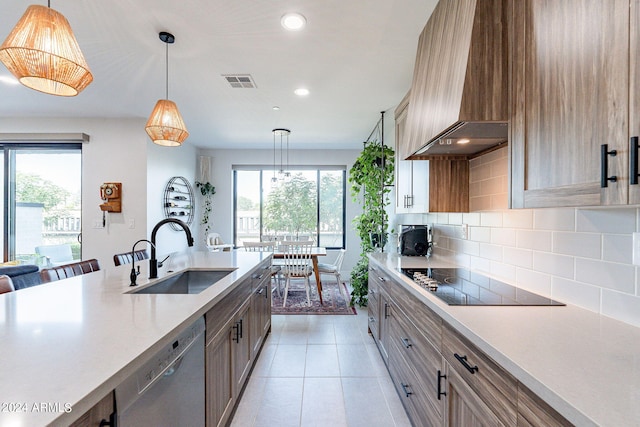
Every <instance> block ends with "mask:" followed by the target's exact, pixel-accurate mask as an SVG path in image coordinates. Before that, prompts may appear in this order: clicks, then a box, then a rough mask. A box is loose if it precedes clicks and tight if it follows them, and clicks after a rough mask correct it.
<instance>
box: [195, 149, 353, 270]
mask: <svg viewBox="0 0 640 427" xmlns="http://www.w3.org/2000/svg"><path fill="white" fill-rule="evenodd" d="M199 154H201V155H205V156H210V157H211V158H212V171H211V179H212V182H211V183H212V184H213V185H214V186H215V187H216V194H215V195H214V196H213V215H212V218H213V225H212V231H215V232H217V233H220V235H221V236H222V239H223V240H224V241H225V242H232V241H233V240H232V238H233V166H234V165H266V166H269V165H271V164H273V150H202V151H200V153H199ZM358 155H359V151H358V150H334V151H328V150H291V151H290V152H289V164H290V165H292V167H293V166H294V165H306V166H313V165H332V166H346V168H347V172H348V171H349V169H350V168H351V166H352V165H353V162H354V161H355V159H356V158H357V157H358ZM347 176H348V173H347ZM346 208H347V209H346V224H345V225H346V231H347V235H346V249H347V252H346V254H345V259H344V262H343V265H342V271H343V273H344V274H343V275H344V277H345V279H348V278H349V275H348V274H349V272H350V271H351V269H352V267H353V266H354V265H355V263H356V262H357V261H358V257H359V254H360V239H359V237H358V236H357V234H356V232H355V230H354V228H353V226H352V225H351V221H352V220H353V218H354V217H355V216H356V215H358V213H360V209H361V207H360V205H358V204H356V203H354V202H353V201H352V200H351V195H350V193H349V185H348V183H347V207H346ZM335 256H336V254H335V253H330V254H328V255H327V259H326V261H327V262H330V261H332V260H333V259H334V258H335Z"/></svg>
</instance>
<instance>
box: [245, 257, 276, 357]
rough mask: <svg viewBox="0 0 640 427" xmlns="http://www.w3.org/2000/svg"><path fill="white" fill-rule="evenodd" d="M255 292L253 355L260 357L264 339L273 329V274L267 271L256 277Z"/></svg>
mask: <svg viewBox="0 0 640 427" xmlns="http://www.w3.org/2000/svg"><path fill="white" fill-rule="evenodd" d="M253 279H254V282H255V285H254V290H253V295H252V296H251V311H252V313H251V328H250V334H249V335H250V337H251V343H252V345H251V353H252V356H253V357H254V358H255V357H257V356H258V353H259V352H260V349H261V348H262V344H263V342H264V339H265V338H266V336H267V334H268V333H269V330H270V329H271V272H270V269H265V270H263V271H262V272H260V273H256V275H255V276H254V278H253Z"/></svg>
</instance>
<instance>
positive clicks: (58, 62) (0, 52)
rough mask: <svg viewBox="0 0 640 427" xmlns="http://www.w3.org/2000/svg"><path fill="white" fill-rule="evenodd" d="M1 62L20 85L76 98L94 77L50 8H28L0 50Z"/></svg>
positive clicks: (63, 23) (70, 33)
mask: <svg viewBox="0 0 640 427" xmlns="http://www.w3.org/2000/svg"><path fill="white" fill-rule="evenodd" d="M0 61H2V62H3V63H4V65H5V66H6V67H7V68H8V69H9V71H11V73H12V74H13V75H14V76H15V77H16V78H17V79H18V80H19V81H20V83H22V84H23V85H25V86H27V87H29V88H31V89H35V90H37V91H40V92H44V93H48V94H52V95H60V96H75V95H77V94H78V93H80V92H82V90H83V89H84V88H86V87H87V86H88V85H89V83H91V82H92V81H93V76H92V75H91V71H90V70H89V66H88V65H87V62H86V61H85V59H84V56H83V55H82V51H81V50H80V46H78V42H77V41H76V38H75V36H74V35H73V31H72V30H71V26H70V25H69V22H68V21H67V19H66V18H65V17H64V16H62V14H61V13H59V12H57V11H55V10H53V9H51V8H50V7H45V6H38V5H31V6H29V7H28V8H27V11H26V12H25V13H24V15H22V18H20V21H18V23H17V24H16V26H15V27H14V28H13V30H12V31H11V33H10V34H9V36H8V37H7V39H6V40H5V41H4V43H2V46H0Z"/></svg>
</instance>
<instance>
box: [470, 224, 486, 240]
mask: <svg viewBox="0 0 640 427" xmlns="http://www.w3.org/2000/svg"><path fill="white" fill-rule="evenodd" d="M469 240H473V241H476V242H483V243H489V242H491V228H489V227H469Z"/></svg>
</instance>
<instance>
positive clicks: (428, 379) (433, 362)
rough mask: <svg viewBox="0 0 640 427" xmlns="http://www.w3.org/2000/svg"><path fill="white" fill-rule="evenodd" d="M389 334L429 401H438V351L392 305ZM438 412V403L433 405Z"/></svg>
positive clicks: (439, 359) (439, 360) (439, 365)
mask: <svg viewBox="0 0 640 427" xmlns="http://www.w3.org/2000/svg"><path fill="white" fill-rule="evenodd" d="M389 328H390V336H391V340H392V341H393V343H394V344H395V345H396V347H397V349H398V351H399V352H400V354H402V357H403V358H404V360H406V362H407V363H408V364H409V366H410V367H411V369H412V370H413V372H414V373H415V374H416V376H418V378H419V381H420V383H421V386H422V387H423V390H424V392H425V393H426V394H428V398H429V400H430V402H438V400H439V399H438V379H439V378H438V373H439V372H441V371H442V356H441V354H440V351H439V350H438V349H436V348H434V347H433V345H432V344H431V343H430V342H429V341H428V340H427V339H426V338H425V337H424V336H423V335H422V334H421V333H420V332H419V331H418V330H417V329H416V327H415V326H414V325H413V324H412V323H411V322H410V321H409V319H408V318H407V317H406V315H405V314H404V313H402V312H401V311H400V310H398V309H397V308H396V307H394V310H393V319H392V321H391V322H390V326H389ZM435 406H436V408H435V409H436V410H437V412H438V414H441V413H442V409H441V408H440V407H439V406H440V405H437V404H436V405H435Z"/></svg>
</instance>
